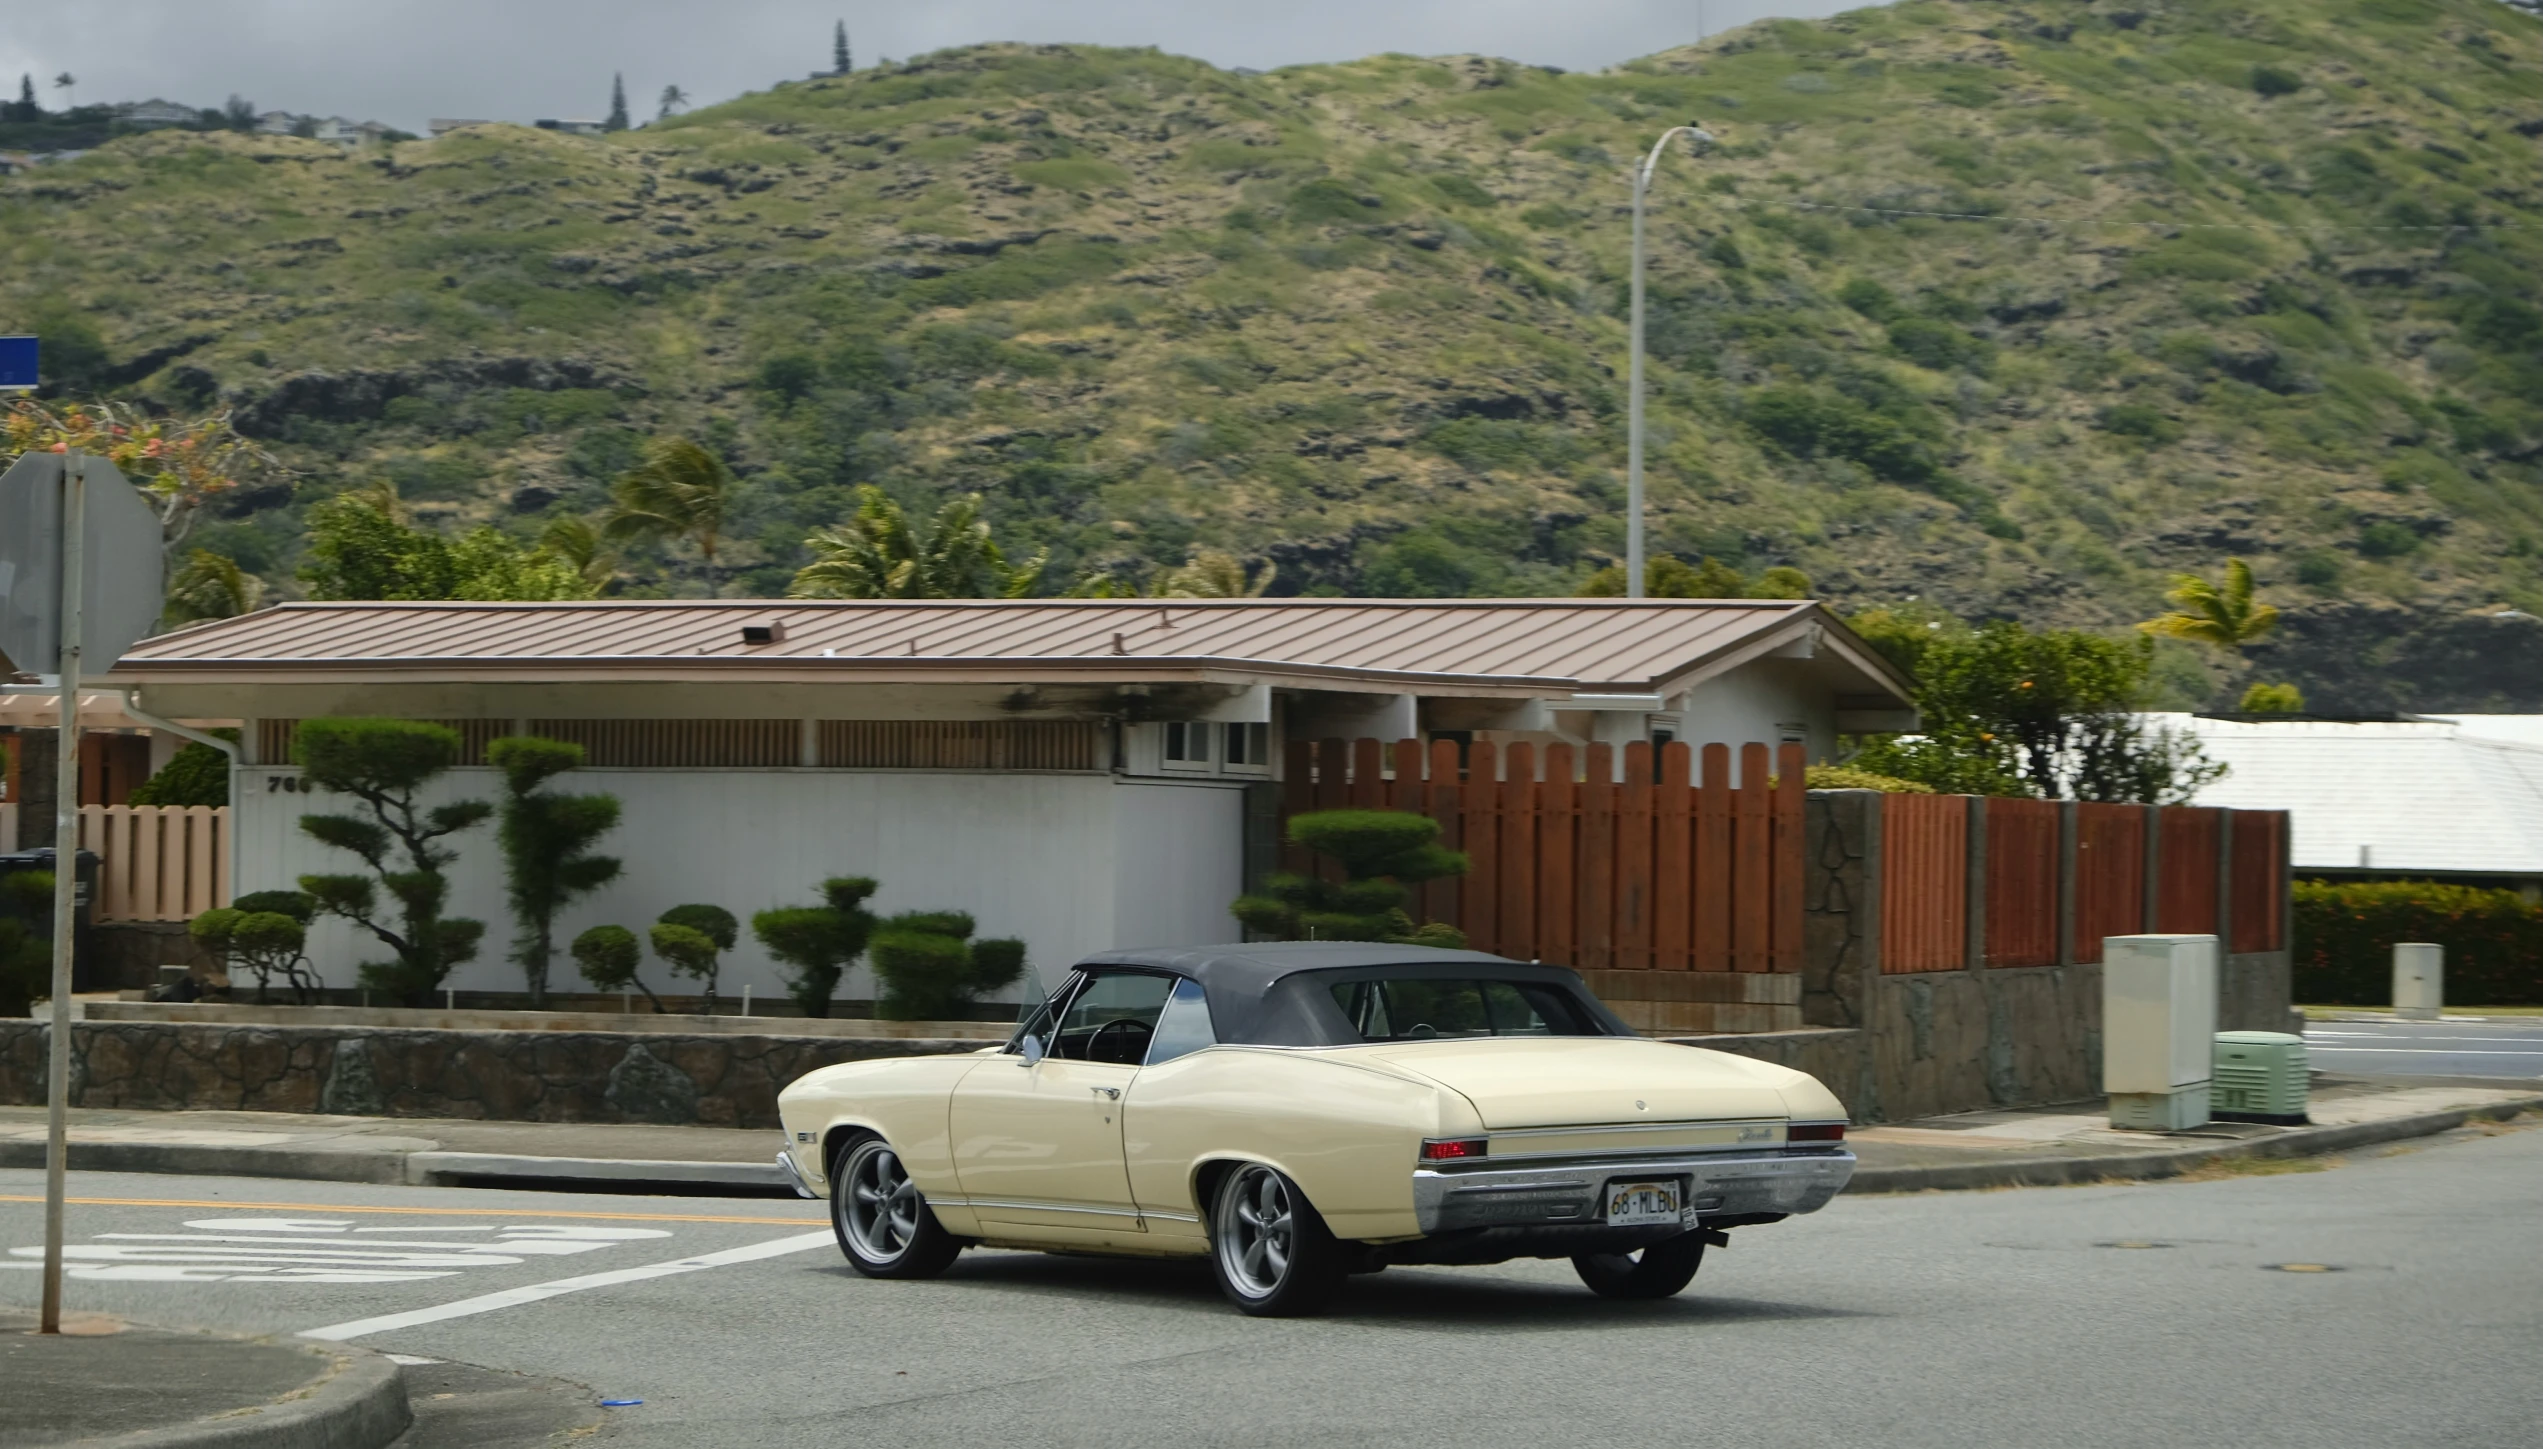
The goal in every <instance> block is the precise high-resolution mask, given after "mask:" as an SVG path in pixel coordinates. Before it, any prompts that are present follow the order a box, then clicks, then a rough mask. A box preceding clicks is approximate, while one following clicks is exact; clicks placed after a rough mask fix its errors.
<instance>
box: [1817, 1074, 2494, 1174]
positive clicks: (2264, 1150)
mask: <svg viewBox="0 0 2543 1449" xmlns="http://www.w3.org/2000/svg"><path fill="white" fill-rule="evenodd" d="M2538 1109H2543V1095H2538V1096H2531V1097H2518V1098H2515V1099H2513V1100H2510V1101H2506V1102H2494V1103H2491V1104H2489V1105H2487V1106H2480V1107H2449V1108H2447V1109H2445V1110H2443V1111H2438V1112H2416V1113H2413V1114H2411V1115H2410V1116H2407V1117H2392V1118H2388V1119H2386V1120H2384V1121H2382V1122H2357V1123H2352V1124H2350V1125H2348V1126H2345V1127H2312V1128H2305V1129H2303V1130H2300V1131H2294V1132H2289V1133H2287V1134H2285V1135H2284V1136H2279V1137H2250V1138H2244V1139H2241V1140H2239V1141H2234V1142H2220V1143H2218V1144H2216V1145H2214V1146H2199V1147H2184V1148H2178V1149H2175V1150H2173V1151H2169V1152H2114V1153H2108V1154H2105V1155H2102V1156H2098V1157H2029V1158H2017V1159H2014V1160H2012V1161H2009V1162H1950V1163H1935V1164H1932V1165H1929V1166H1923V1167H1872V1168H1858V1169H1856V1171H1855V1174H1854V1180H1853V1181H1852V1182H1849V1183H1847V1184H1846V1191H1847V1192H1848V1193H1849V1194H1852V1193H1867V1192H1966V1191H1970V1190H1972V1189H1977V1188H1991V1187H2073V1186H2078V1185H2082V1184H2087V1183H2096V1182H2142V1181H2151V1180H2155V1179H2160V1178H2166V1177H2178V1176H2180V1175H2181V1174H2182V1173H2185V1172H2195V1171H2197V1170H2198V1169H2200V1168H2202V1167H2207V1166H2210V1165H2212V1164H2215V1163H2220V1162H2232V1161H2236V1160H2239V1159H2243V1158H2279V1157H2318V1156H2321V1155H2323V1154H2325V1153H2331V1152H2345V1151H2348V1150H2349V1149H2351V1148H2356V1147H2371V1146H2374V1145H2375V1144H2376V1143H2379V1142H2400V1141H2403V1140H2405V1139H2408V1138H2412V1137H2428V1136H2432V1135H2434V1134H2436V1133H2439V1132H2451V1131H2453V1130H2454V1129H2455V1128H2457V1127H2461V1126H2462V1125H2464V1124H2465V1123H2466V1122H2470V1121H2473V1120H2475V1119H2487V1120H2489V1121H2493V1122H2499V1121H2505V1120H2507V1119H2508V1118H2510V1117H2515V1116H2518V1115H2520V1114H2522V1113H2526V1112H2532V1111H2536V1110H2538Z"/></svg>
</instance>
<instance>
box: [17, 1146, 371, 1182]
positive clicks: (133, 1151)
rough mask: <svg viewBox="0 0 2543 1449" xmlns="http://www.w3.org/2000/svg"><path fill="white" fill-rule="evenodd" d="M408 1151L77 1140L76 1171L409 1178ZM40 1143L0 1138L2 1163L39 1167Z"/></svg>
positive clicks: (73, 1159)
mask: <svg viewBox="0 0 2543 1449" xmlns="http://www.w3.org/2000/svg"><path fill="white" fill-rule="evenodd" d="M409 1155H410V1154H408V1153H407V1152H405V1151H402V1150H401V1151H372V1152H365V1151H358V1150H347V1149H319V1148H305V1147H198V1146H189V1145H187V1144H185V1143H178V1142H74V1143H72V1144H71V1161H70V1170H71V1171H73V1172H166V1173H180V1174H186V1175H190V1176H199V1177H290V1178H299V1179H302V1180H304V1181H310V1182H370V1183H382V1184H396V1183H403V1182H405V1181H406V1159H407V1157H408V1156H409ZM43 1166H44V1144H43V1143H41V1142H0V1167H23V1168H30V1169H34V1168H41V1167H43Z"/></svg>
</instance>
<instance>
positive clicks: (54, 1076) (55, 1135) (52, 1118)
mask: <svg viewBox="0 0 2543 1449" xmlns="http://www.w3.org/2000/svg"><path fill="white" fill-rule="evenodd" d="M87 475H88V459H87V457H86V456H85V455H84V454H82V453H81V451H80V450H79V449H77V448H72V449H69V450H68V451H67V452H66V453H65V455H64V456H63V459H62V652H61V657H60V658H59V659H58V660H57V661H56V663H57V665H58V666H59V668H60V671H61V673H60V676H59V677H60V680H61V690H60V693H59V695H58V702H59V703H60V705H61V732H62V733H61V741H60V743H59V744H58V745H57V746H56V747H55V752H54V753H55V759H54V772H53V1040H52V1043H51V1046H52V1059H51V1061H50V1063H49V1064H48V1066H47V1069H46V1071H45V1076H44V1114H45V1151H44V1307H43V1311H42V1316H41V1320H40V1321H39V1323H38V1324H37V1326H36V1331H37V1332H38V1333H60V1332H61V1331H62V1208H63V1174H64V1171H65V1169H67V1168H68V1166H69V1165H70V1164H69V1158H70V1155H71V1147H70V1111H71V949H72V939H71V933H72V929H73V927H74V926H75V925H76V924H77V923H78V915H79V681H80V643H81V641H80V624H81V618H80V615H81V612H82V608H83V605H84V604H85V602H86V599H87V592H86V588H85V584H84V581H83V580H82V579H81V578H80V565H81V563H82V562H83V558H82V555H83V554H84V553H85V550H84V549H83V548H82V546H81V545H82V544H83V542H84V541H85V539H86V536H87V528H88V518H87V512H88V477H87Z"/></svg>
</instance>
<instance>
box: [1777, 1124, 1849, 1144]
mask: <svg viewBox="0 0 2543 1449" xmlns="http://www.w3.org/2000/svg"><path fill="white" fill-rule="evenodd" d="M1784 1140H1785V1141H1786V1142H1843V1141H1844V1140H1845V1124H1844V1123H1843V1122H1795V1123H1794V1124H1792V1126H1790V1127H1789V1128H1786V1129H1785V1131H1784Z"/></svg>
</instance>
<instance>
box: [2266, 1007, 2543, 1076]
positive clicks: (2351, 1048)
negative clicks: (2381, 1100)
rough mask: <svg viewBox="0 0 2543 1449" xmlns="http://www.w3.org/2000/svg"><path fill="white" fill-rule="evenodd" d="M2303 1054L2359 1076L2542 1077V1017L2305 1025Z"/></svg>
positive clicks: (2320, 1066)
mask: <svg viewBox="0 0 2543 1449" xmlns="http://www.w3.org/2000/svg"><path fill="white" fill-rule="evenodd" d="M2305 1055H2306V1056H2307V1057H2308V1058H2309V1059H2310V1060H2311V1062H2312V1064H2313V1066H2314V1067H2315V1068H2316V1069H2318V1070H2321V1071H2326V1072H2340V1073H2344V1074H2346V1073H2354V1074H2357V1075H2360V1076H2395V1077H2520V1078H2526V1079H2529V1080H2530V1079H2535V1078H2543V1016H2493V1017H2478V1018H2454V1019H2450V1020H2444V1021H2316V1022H2308V1023H2306V1025H2305Z"/></svg>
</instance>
